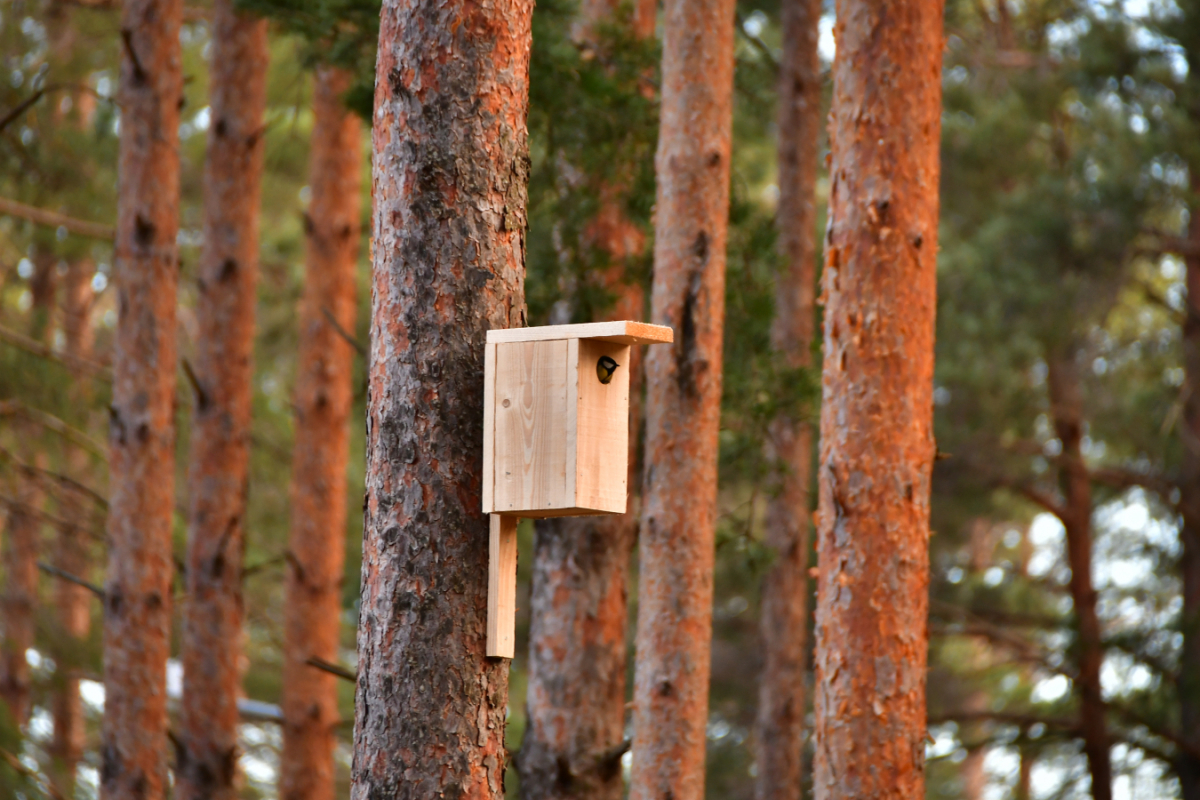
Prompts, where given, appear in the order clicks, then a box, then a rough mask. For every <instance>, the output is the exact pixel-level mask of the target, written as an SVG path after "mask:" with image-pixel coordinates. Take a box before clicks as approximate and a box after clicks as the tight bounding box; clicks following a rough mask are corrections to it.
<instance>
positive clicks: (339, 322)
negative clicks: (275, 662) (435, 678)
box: [279, 68, 362, 800]
mask: <svg viewBox="0 0 1200 800" xmlns="http://www.w3.org/2000/svg"><path fill="white" fill-rule="evenodd" d="M349 86H350V76H349V75H348V74H347V73H345V72H343V71H341V70H337V69H333V68H323V69H319V70H318V71H317V74H316V78H315V81H314V86H313V117H314V124H313V132H312V144H311V150H310V152H309V186H310V188H311V190H312V199H311V201H310V203H309V207H308V216H307V218H306V220H305V224H306V229H307V233H308V251H307V261H306V263H305V273H304V297H303V299H302V300H301V305H300V360H299V366H298V369H297V375H296V389H295V399H294V401H293V404H294V407H295V413H296V439H295V449H294V451H293V455H292V492H291V497H292V529H291V537H290V539H289V542H288V563H289V569H288V575H287V587H286V602H285V608H284V625H285V631H284V665H283V703H282V705H283V716H284V725H283V754H282V756H281V758H280V771H279V786H280V797H281V798H282V800H332V798H333V797H334V763H333V748H334V731H335V728H336V726H337V724H338V722H339V721H340V717H339V716H338V707H337V687H336V685H335V683H334V682H335V681H336V678H335V677H334V676H333V675H331V674H329V673H328V672H324V671H322V670H318V669H314V668H313V667H311V666H309V665H308V664H307V663H306V662H307V661H308V659H310V658H312V657H314V656H315V657H317V658H320V659H323V660H325V661H331V662H336V661H338V660H339V659H338V643H339V640H340V638H341V636H340V634H341V619H342V583H343V580H344V572H345V557H346V555H345V549H346V461H347V459H348V458H349V441H350V440H349V435H350V432H349V428H348V423H349V420H350V410H351V406H352V404H353V401H354V391H353V386H352V385H351V381H352V372H353V366H354V352H353V348H352V347H351V345H350V343H349V342H348V341H346V339H345V336H344V335H343V332H349V331H353V330H354V319H355V311H356V307H355V303H356V300H355V298H356V295H357V292H356V286H355V275H356V272H357V264H358V250H359V240H360V239H361V222H360V212H359V206H360V193H361V191H362V183H361V165H362V144H361V123H360V122H359V120H358V118H357V117H355V116H354V114H353V113H351V112H350V111H349V110H348V109H347V108H346V106H345V105H344V104H343V103H342V94H343V93H344V92H345V91H346V90H347V89H348V88H349ZM339 328H340V331H339Z"/></svg>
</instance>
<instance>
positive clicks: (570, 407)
mask: <svg viewBox="0 0 1200 800" xmlns="http://www.w3.org/2000/svg"><path fill="white" fill-rule="evenodd" d="M580 367H581V365H580V363H579V340H578V339H568V340H567V453H566V461H567V476H566V477H567V489H566V492H565V494H566V499H567V503H568V504H569V505H575V504H576V503H577V502H579V497H578V496H577V487H578V486H579V480H578V477H579V370H580Z"/></svg>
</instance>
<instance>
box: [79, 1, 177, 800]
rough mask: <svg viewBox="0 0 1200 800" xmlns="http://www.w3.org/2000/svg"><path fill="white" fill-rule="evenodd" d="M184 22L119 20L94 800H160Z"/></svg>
mask: <svg viewBox="0 0 1200 800" xmlns="http://www.w3.org/2000/svg"><path fill="white" fill-rule="evenodd" d="M182 13H183V4H182V3H181V2H180V1H179V0H126V2H125V3H124V4H123V5H122V11H121V38H122V56H121V77H120V91H119V100H120V107H121V143H120V161H119V175H120V186H119V193H118V196H117V239H116V289H117V314H118V318H117V331H116V347H115V358H114V364H113V397H112V407H111V410H110V424H109V443H110V448H111V455H110V459H109V476H110V477H109V481H110V484H109V485H110V486H111V497H110V500H109V511H108V543H109V551H108V575H107V581H106V586H105V604H104V686H105V691H106V696H105V704H104V745H103V752H102V753H101V761H102V765H101V770H100V780H101V784H100V797H101V799H102V800H126V798H134V797H136V798H138V800H160V798H162V797H163V796H164V795H165V792H166V786H167V761H166V746H167V743H166V732H167V691H166V690H167V686H166V683H167V675H166V662H167V656H168V654H169V652H170V649H169V648H170V633H171V575H172V572H173V568H174V565H173V562H172V558H171V524H172V516H173V514H174V501H175V497H174V488H175V486H174V484H175V481H174V473H175V425H174V411H175V374H176V349H175V348H176V343H175V337H176V332H175V303H176V299H175V288H176V282H177V276H178V274H179V258H178V252H177V249H176V244H175V236H176V233H177V230H178V225H179V151H178V131H179V107H180V105H181V101H182V85H183V81H182V71H181V61H180V50H179V26H180V20H181V18H182Z"/></svg>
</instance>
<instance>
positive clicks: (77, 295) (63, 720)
mask: <svg viewBox="0 0 1200 800" xmlns="http://www.w3.org/2000/svg"><path fill="white" fill-rule="evenodd" d="M95 271H96V268H95V264H94V263H93V262H92V261H91V259H86V258H85V259H78V260H76V261H74V262H72V263H71V265H70V266H69V267H68V268H67V275H66V280H65V281H64V284H63V303H62V308H63V333H64V335H65V338H66V345H67V352H68V353H71V354H72V355H75V356H78V357H79V358H81V359H90V358H91V357H92V325H91V314H92V299H93V293H92V276H93V275H94V274H95ZM73 377H74V380H75V385H74V386H73V387H72V389H71V394H72V398H73V400H74V401H75V402H77V403H79V405H80V407H81V408H88V407H90V405H91V385H90V376H87V375H84V374H82V373H81V372H78V371H76V373H75V374H74V376H73ZM89 461H90V458H89V456H88V453H87V452H86V451H84V450H81V449H79V448H77V447H71V448H70V449H69V450H68V451H67V474H68V475H70V476H72V477H73V478H75V479H77V480H81V481H82V480H86V477H87V475H88V472H89V469H88V466H89ZM68 502H69V503H70V504H71V505H70V506H69V507H68V508H65V509H64V510H63V515H64V516H65V517H66V518H67V521H68V522H70V523H72V524H71V525H64V526H61V527H60V528H59V530H58V541H57V544H56V546H55V556H54V558H55V564H56V565H57V566H58V568H59V569H61V570H63V571H64V572H69V573H70V574H72V575H82V576H86V575H87V574H88V572H89V571H90V569H91V566H92V560H91V554H90V553H89V549H90V542H89V541H88V539H87V537H86V535H84V534H83V532H82V531H83V530H86V528H87V526H88V525H89V523H90V520H91V519H92V514H91V511H92V509H91V507H90V503H91V500H90V498H86V497H82V496H79V495H77V494H76V495H71V496H70V497H69V498H68ZM54 596H55V606H56V608H57V610H58V624H59V627H60V628H61V632H62V634H63V636H64V641H65V642H66V650H67V652H64V653H60V654H58V656H57V664H58V669H59V670H60V671H61V672H62V674H61V675H60V676H59V677H58V681H57V686H56V688H55V692H54V703H53V715H54V739H53V741H52V742H51V745H50V753H51V755H52V756H53V759H54V767H53V770H52V777H53V778H54V785H55V787H56V788H57V789H58V790H59V792H60V794H62V795H63V797H72V796H73V795H74V792H75V790H74V786H75V770H76V767H77V766H78V765H79V760H80V759H81V758H82V757H83V747H84V739H85V736H86V728H85V721H84V717H83V701H82V699H81V697H80V695H79V680H80V675H81V666H82V665H81V664H80V663H79V662H80V651H81V650H82V649H83V646H84V640H86V639H87V636H88V631H89V630H90V629H91V621H92V615H91V603H92V601H93V597H92V595H91V593H90V592H89V591H88V590H87V589H85V588H83V587H82V586H78V585H76V584H74V583H71V582H70V581H62V580H60V581H55V584H54Z"/></svg>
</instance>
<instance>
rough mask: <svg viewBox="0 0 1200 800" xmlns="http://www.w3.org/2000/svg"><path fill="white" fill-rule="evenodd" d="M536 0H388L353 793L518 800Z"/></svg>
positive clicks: (377, 133)
mask: <svg viewBox="0 0 1200 800" xmlns="http://www.w3.org/2000/svg"><path fill="white" fill-rule="evenodd" d="M532 11H533V3H532V2H531V1H530V0H498V2H496V3H492V4H482V5H481V4H471V3H465V2H463V1H462V0H446V1H445V2H431V1H430V0H416V2H400V0H385V2H384V4H383V12H382V20H381V22H382V24H381V29H380V37H379V42H380V46H379V59H378V66H377V72H376V76H377V77H376V83H375V87H376V88H375V124H374V153H375V155H374V165H375V166H374V185H375V214H374V228H375V239H374V253H373V260H374V266H375V269H374V283H373V286H374V291H373V293H372V304H371V358H370V377H369V402H368V410H367V479H366V483H367V501H366V509H365V524H364V537H363V567H362V602H361V605H360V623H359V633H358V691H357V703H356V714H357V718H356V725H355V729H354V768H353V785H352V788H351V797H352V798H355V800H368V798H375V797H385V796H386V797H389V798H395V800H403V799H407V798H412V799H413V800H417V799H418V798H419V799H420V800H424V798H429V797H437V796H440V794H441V793H442V792H446V793H448V794H452V795H453V796H455V797H465V798H500V797H502V796H503V793H504V771H505V759H506V753H505V747H504V718H505V711H506V708H507V705H508V662H507V661H506V660H504V659H488V658H486V657H485V655H484V652H485V645H486V630H487V624H486V622H487V574H488V566H487V565H488V531H489V523H488V519H487V517H486V516H485V515H484V514H482V513H481V511H480V509H481V492H480V482H481V454H482V445H483V442H482V437H481V436H480V431H481V430H482V428H481V424H482V420H483V353H484V342H485V339H486V332H487V330H488V329H490V328H510V327H519V326H521V325H524V324H525V289H524V277H525V230H526V224H527V223H526V198H527V191H528V180H529V156H528V134H527V130H526V123H525V120H526V113H527V111H528V102H529V51H530V24H531V16H532Z"/></svg>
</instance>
